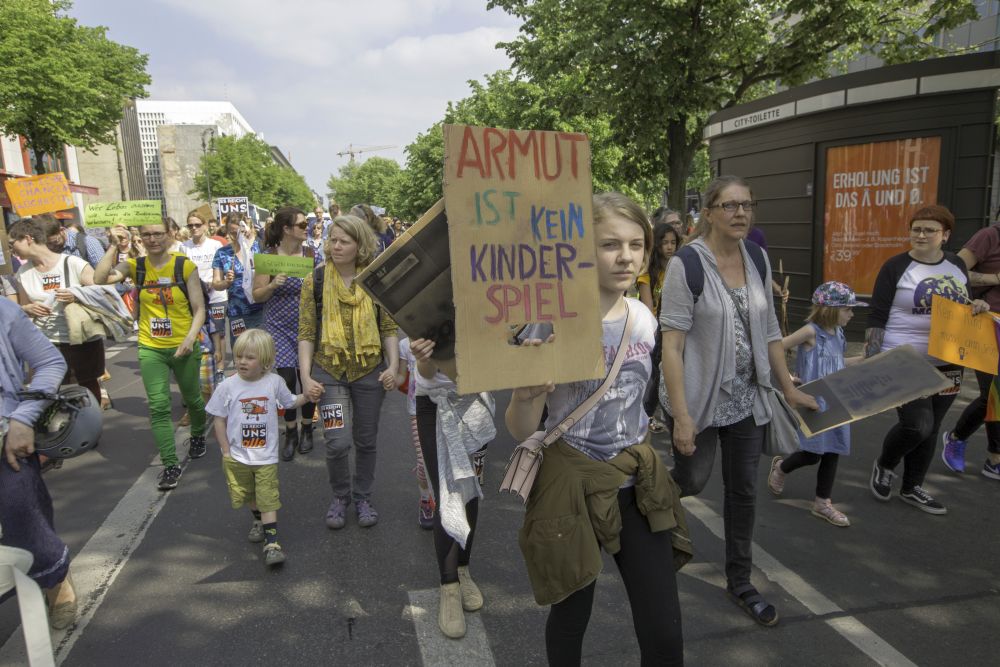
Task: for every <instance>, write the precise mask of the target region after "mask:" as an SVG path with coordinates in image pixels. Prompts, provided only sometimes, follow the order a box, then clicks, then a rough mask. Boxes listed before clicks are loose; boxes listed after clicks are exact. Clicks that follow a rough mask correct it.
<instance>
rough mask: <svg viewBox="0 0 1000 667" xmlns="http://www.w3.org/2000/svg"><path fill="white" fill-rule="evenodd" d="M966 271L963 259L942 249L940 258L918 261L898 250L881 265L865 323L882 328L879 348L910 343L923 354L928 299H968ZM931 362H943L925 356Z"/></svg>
mask: <svg viewBox="0 0 1000 667" xmlns="http://www.w3.org/2000/svg"><path fill="white" fill-rule="evenodd" d="M968 283H969V275H968V272H967V269H966V267H965V262H963V261H962V259H961V258H960V257H959V256H958V255H956V254H954V253H951V252H947V251H945V253H944V257H942V258H941V260H940V261H938V262H936V263H933V264H927V263H924V262H919V261H917V260H915V259H913V258H912V257H910V255H909V253H906V252H904V253H902V254H899V255H896V256H895V257H892V258H891V259H889V260H888V261H887V262H886V263H885V264H883V265H882V268H881V270H880V271H879V274H878V278H876V279H875V288H874V289H873V290H872V304H871V305H872V310H871V314H870V315H869V316H868V326H869V327H878V328H882V329H885V339H884V340H883V342H882V351H883V352H885V351H887V350H891V349H893V348H896V347H899V346H901V345H911V346H913V348H914V349H915V350H916V351H917V352H919V353H921V354H923V355H927V341H928V339H929V337H930V332H931V299H932V297H933V295H935V294H936V295H938V296H941V297H944V298H946V299H950V300H952V301H957V302H959V303H968V302H969V291H968ZM927 360H928V361H929V362H930V363H932V364H934V365H935V366H943V365H945V364H946V362H944V361H941V360H940V359H937V358H936V357H931V356H927Z"/></svg>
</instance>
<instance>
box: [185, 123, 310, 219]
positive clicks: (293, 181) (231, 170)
mask: <svg viewBox="0 0 1000 667" xmlns="http://www.w3.org/2000/svg"><path fill="white" fill-rule="evenodd" d="M211 148H212V149H211V150H210V151H208V153H206V154H205V155H203V156H202V158H201V162H200V163H199V165H198V173H197V174H195V177H194V183H195V189H194V191H193V192H192V194H194V193H197V194H198V196H200V197H201V198H202V199H205V200H206V201H207V200H208V199H209V185H211V196H212V198H216V197H249V199H250V201H251V202H252V203H254V204H257V205H258V206H263V207H264V208H267V209H270V210H272V211H273V210H274V209H275V208H278V207H279V206H289V205H290V206H298V207H300V208H303V209H305V210H311V209H312V207H313V206H314V205H315V203H316V198H315V196H314V195H313V193H312V190H310V189H309V186H308V185H307V184H306V181H305V179H304V178H302V176H300V175H299V174H298V173H296V172H295V171H293V170H292V169H289V168H288V167H283V166H281V165H279V164H277V163H275V161H274V159H273V158H272V157H271V149H270V147H269V146H268V145H267V144H266V143H265V142H263V141H261V140H260V139H258V138H257V137H256V136H254V135H252V134H246V135H244V136H242V137H240V138H239V139H237V138H235V137H219V138H217V139H213V140H212V146H211Z"/></svg>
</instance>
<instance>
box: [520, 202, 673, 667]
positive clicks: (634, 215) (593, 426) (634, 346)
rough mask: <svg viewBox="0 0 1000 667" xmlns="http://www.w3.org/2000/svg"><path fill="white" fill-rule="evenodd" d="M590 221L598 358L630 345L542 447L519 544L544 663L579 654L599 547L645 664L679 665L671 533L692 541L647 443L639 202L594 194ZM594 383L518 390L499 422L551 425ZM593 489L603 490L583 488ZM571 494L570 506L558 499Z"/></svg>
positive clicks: (533, 336)
mask: <svg viewBox="0 0 1000 667" xmlns="http://www.w3.org/2000/svg"><path fill="white" fill-rule="evenodd" d="M593 230H594V236H595V241H596V245H597V271H598V285H599V290H600V313H599V314H600V317H601V321H602V324H603V331H604V335H603V339H602V346H603V350H604V357H605V361H606V365H611V360H612V359H614V358H615V357H616V355H617V353H618V348H619V347H620V346H621V345H627V346H628V348H627V350H628V352H627V355H626V357H625V361H624V363H623V364H621V368H620V370H619V372H618V374H617V377H616V378H615V379H614V383H613V384H612V385H611V387H610V389H608V390H607V391H606V392H605V393H604V394H603V396H602V397H601V398H600V400H599V401H598V402H597V404H596V405H595V406H594V407H593V408H592V409H591V410H589V411H588V412H587V414H586V415H585V416H583V417H582V418H581V419H580V420H579V421H577V422H576V423H575V424H574V425H573V426H572V428H569V429H568V430H567V431H566V432H565V433H564V435H563V437H562V438H561V439H560V440H558V441H556V442H555V443H554V444H552V445H550V446H549V447H548V448H547V449H546V450H545V455H544V458H543V460H542V465H541V470H540V471H539V473H538V477H537V479H536V480H535V483H534V486H533V487H532V490H531V495H530V496H529V497H528V503H527V512H526V514H525V518H524V526H523V528H522V529H521V534H520V543H521V550H522V553H523V554H524V557H525V560H526V562H527V567H528V573H529V576H530V578H531V583H532V588H533V590H534V592H535V600H536V601H537V602H538V603H539V604H551V608H550V611H549V617H548V621H547V622H546V626H545V649H546V653H547V655H548V660H549V664H552V665H578V664H580V654H581V648H582V645H583V636H584V633H585V632H586V630H587V623H588V621H589V620H590V611H591V607H592V606H593V602H594V589H595V587H596V584H597V575H598V573H599V572H600V570H601V555H600V548H601V547H602V546H603V547H604V549H605V550H606V551H608V552H609V553H612V554H614V558H615V563H616V564H617V565H618V570H619V572H620V573H621V575H622V579H623V580H624V582H625V589H626V591H627V592H628V596H629V602H630V603H631V607H632V618H633V623H634V625H635V631H636V635H637V637H638V639H639V649H640V651H641V653H642V663H643V664H656V665H680V664H683V659H684V651H683V639H682V636H681V611H680V602H679V601H678V597H677V581H676V578H675V574H674V568H672V567H671V563H672V562H674V560H675V548H678V547H677V545H678V542H680V543H681V544H682V545H683V546H682V547H681V548H680V551H681V552H686V553H681V554H680V555H679V556H678V558H679V562H683V561H684V560H686V559H685V555H687V554H689V553H690V551H689V550H690V542H689V541H688V540H687V537H686V528H685V527H684V521H683V512H682V510H681V509H680V502H679V499H678V492H677V489H676V486H675V485H674V483H673V481H672V480H671V479H670V475H669V473H668V472H667V470H666V468H665V467H664V466H663V463H662V462H661V461H660V459H659V456H658V455H657V454H656V452H655V451H653V449H652V448H651V447H650V445H649V442H648V433H647V431H648V425H649V422H648V419H647V418H646V414H645V412H644V410H643V396H644V395H645V388H646V385H647V384H648V383H649V381H650V377H651V376H652V373H653V372H654V368H653V363H652V359H651V356H650V355H651V352H652V350H653V347H654V345H655V343H656V336H657V324H656V318H655V317H654V316H653V314H652V313H651V312H649V309H648V308H646V307H644V306H643V305H642V303H641V302H639V301H638V300H636V299H626V298H625V297H624V296H623V294H624V292H625V290H626V289H628V288H629V287H630V286H631V285H632V284H633V283H634V282H635V279H636V277H637V276H638V275H639V274H640V273H641V272H642V271H643V269H644V268H645V266H646V262H647V260H648V257H649V251H650V247H651V246H652V236H653V234H652V229H651V228H650V225H649V221H648V220H647V218H646V214H645V213H644V212H643V210H642V209H641V208H640V207H639V206H638V205H636V204H635V203H634V202H632V201H631V200H630V199H628V198H627V197H625V196H624V195H620V194H617V193H607V194H601V195H597V196H596V197H594V228H593ZM543 327H544V325H531V326H529V327H528V328H527V330H526V331H525V333H524V334H522V340H524V339H525V336H527V339H526V340H525V344H534V345H538V344H541V343H542V339H543V338H549V336H550V332H551V329H548V330H544V329H543ZM629 329H630V331H629V333H628V336H627V338H628V340H624V338H625V332H626V331H628V330H629ZM557 333H558V332H557ZM603 382H604V378H601V379H598V380H589V381H583V382H570V383H567V384H561V385H554V384H552V383H549V384H544V385H538V386H533V387H521V388H519V389H515V390H514V392H513V395H512V397H511V401H510V405H509V406H508V408H507V416H506V421H507V428H508V430H509V431H510V433H511V435H513V436H514V438H515V439H517V440H519V441H523V440H525V439H526V438H527V437H528V436H529V435H531V434H532V433H533V432H534V431H535V430H536V428H537V426H538V423H539V420H540V419H541V417H542V410H543V409H544V408H546V407H547V408H548V417H547V419H546V422H545V428H546V430H547V431H548V430H551V429H552V428H554V427H555V426H556V425H558V424H559V423H560V422H561V421H562V420H563V419H565V418H566V417H567V416H568V415H569V414H570V413H571V412H573V411H574V410H575V409H576V408H577V407H578V406H579V405H580V404H581V403H583V402H584V401H585V400H586V399H587V398H588V397H590V396H591V395H593V394H594V393H595V391H596V390H597V389H598V388H599V387H600V385H601V384H602V383H603ZM585 485H586V487H585ZM595 487H599V488H600V489H603V490H604V492H603V494H595V495H589V494H591V493H592V492H594V491H595V490H596V489H595ZM585 488H586V489H587V490H586V493H587V494H588V495H587V501H586V502H584V501H583V495H584V493H585V491H584V489H585ZM598 495H600V497H601V498H603V501H598V504H599V505H600V508H599V511H597V512H593V511H588V509H590V510H592V509H597V508H596V506H594V505H591V500H592V498H596V497H598ZM577 499H578V500H579V502H578V503H576V510H575V511H574V508H572V507H569V506H568V505H567V503H569V504H570V505H572V504H573V502H574V501H575V500H577ZM640 507H642V508H643V509H640ZM581 508H587V509H581ZM644 512H645V514H644ZM598 536H600V537H598Z"/></svg>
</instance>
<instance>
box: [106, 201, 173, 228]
mask: <svg viewBox="0 0 1000 667" xmlns="http://www.w3.org/2000/svg"><path fill="white" fill-rule="evenodd" d="M162 222H163V204H162V203H161V202H160V200H159V199H136V200H133V201H110V202H98V203H95V204H89V205H88V206H87V226H88V227H114V226H115V225H125V226H126V227H139V226H141V225H159V224H161V223H162Z"/></svg>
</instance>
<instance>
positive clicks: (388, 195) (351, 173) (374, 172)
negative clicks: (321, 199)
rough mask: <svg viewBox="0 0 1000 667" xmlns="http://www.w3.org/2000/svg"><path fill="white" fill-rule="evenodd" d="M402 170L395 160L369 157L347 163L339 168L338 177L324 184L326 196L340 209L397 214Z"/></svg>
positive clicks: (331, 177)
mask: <svg viewBox="0 0 1000 667" xmlns="http://www.w3.org/2000/svg"><path fill="white" fill-rule="evenodd" d="M403 179H404V175H403V170H402V169H401V168H400V166H399V163H398V162H396V161H395V160H391V159H389V158H384V157H370V158H368V159H367V160H365V161H364V162H361V163H358V162H355V161H354V160H351V161H350V162H348V163H347V164H346V165H344V166H343V167H341V168H340V171H339V175H338V176H332V175H331V176H330V179H329V180H328V181H327V182H326V187H327V188H328V190H329V197H330V199H331V200H332V201H336V202H337V203H338V204H339V205H340V208H341V210H347V209H349V208H350V207H352V206H354V205H355V204H373V205H375V206H380V207H382V208H384V209H386V211H388V213H389V214H390V215H398V211H399V209H400V192H401V188H402V182H403Z"/></svg>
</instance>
